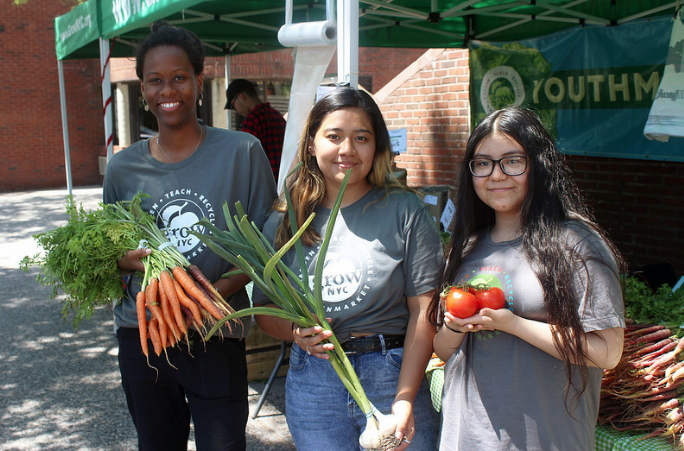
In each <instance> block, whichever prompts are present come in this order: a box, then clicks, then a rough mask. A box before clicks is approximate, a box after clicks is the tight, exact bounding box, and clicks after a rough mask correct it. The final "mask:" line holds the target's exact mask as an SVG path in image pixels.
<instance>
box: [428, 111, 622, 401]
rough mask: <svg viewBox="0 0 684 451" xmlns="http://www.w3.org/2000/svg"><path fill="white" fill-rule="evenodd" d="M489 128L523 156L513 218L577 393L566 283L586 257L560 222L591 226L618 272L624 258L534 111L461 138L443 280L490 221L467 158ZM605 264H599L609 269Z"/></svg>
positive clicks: (574, 312) (578, 347)
mask: <svg viewBox="0 0 684 451" xmlns="http://www.w3.org/2000/svg"><path fill="white" fill-rule="evenodd" d="M495 132H497V133H500V134H504V135H506V136H508V137H510V138H512V139H514V140H515V141H516V142H517V143H518V144H520V146H521V147H522V148H523V149H524V150H525V152H526V153H527V156H528V157H529V167H528V169H527V171H528V192H527V196H526V197H525V200H524V201H523V205H522V207H521V215H520V234H521V236H522V250H523V252H524V254H525V256H526V258H527V259H528V261H529V262H530V263H531V265H532V267H533V270H534V272H535V274H536V276H537V278H538V279H539V282H540V284H541V286H542V289H543V292H544V304H545V306H546V309H547V312H548V321H549V323H550V324H552V325H553V326H554V327H555V329H556V330H557V332H558V334H554V338H553V340H554V345H555V347H556V349H557V350H558V352H559V353H560V355H561V357H562V359H563V361H564V367H565V373H566V376H567V377H568V383H569V384H571V383H572V374H573V372H574V371H575V370H574V368H575V366H574V365H573V364H572V362H574V363H575V364H577V367H576V368H577V369H578V371H579V375H580V384H581V386H580V387H575V388H576V390H577V396H579V395H580V394H581V393H582V392H583V391H584V389H585V387H586V381H587V376H588V371H587V360H588V357H587V352H586V349H585V346H584V343H583V342H582V340H580V339H578V337H580V336H582V335H581V334H582V332H583V329H582V324H581V320H580V314H579V311H578V309H579V305H580V302H581V299H580V298H579V294H578V293H577V292H576V289H575V285H574V284H573V281H574V280H576V279H575V276H576V274H577V270H578V269H580V268H583V267H585V263H586V262H585V261H583V259H582V256H581V255H580V254H579V253H578V252H576V251H574V250H573V249H571V248H570V246H569V245H568V243H567V239H566V230H565V228H564V226H563V222H564V221H566V220H569V219H575V220H578V221H581V222H582V223H583V224H585V225H586V226H587V227H589V228H590V229H592V230H593V231H595V233H596V234H598V235H599V236H600V237H601V238H602V239H603V240H604V242H605V243H606V245H607V246H608V248H609V249H610V251H611V253H612V256H613V258H614V260H615V264H616V265H617V268H618V271H622V270H623V269H624V262H623V260H622V257H621V255H620V253H619V251H618V250H617V248H616V247H615V245H614V244H613V243H612V241H611V240H610V239H609V238H608V236H607V235H606V233H605V232H604V231H603V230H602V229H601V228H600V227H599V226H598V224H597V223H596V221H595V219H594V216H593V214H592V212H591V211H590V209H589V207H588V206H587V204H586V202H585V201H584V199H583V197H582V195H581V193H580V190H579V188H578V187H577V185H576V183H575V181H574V180H573V178H572V173H571V171H570V169H569V168H568V166H567V165H566V163H565V157H564V155H563V154H562V153H560V152H559V151H557V150H556V146H555V144H554V139H553V137H552V136H551V135H550V134H549V132H548V131H547V129H546V128H545V127H544V124H543V123H542V122H541V120H540V119H539V117H538V116H537V115H536V114H535V113H534V112H532V111H530V110H528V109H525V108H519V107H510V108H505V109H502V110H498V111H495V112H493V113H491V114H489V115H488V116H487V117H485V118H484V119H483V120H482V122H480V124H479V125H478V126H477V127H476V128H475V130H473V133H472V134H471V136H470V138H469V139H468V144H467V147H466V152H465V156H464V163H463V164H462V165H461V167H460V169H459V182H458V187H459V190H458V195H457V209H456V217H455V218H454V221H453V227H452V231H451V232H452V237H451V242H450V244H449V248H448V251H447V264H446V267H445V270H444V274H443V276H442V284H443V285H446V284H449V283H451V282H452V281H453V280H454V278H455V277H456V275H457V273H458V270H459V269H460V267H461V264H462V262H463V259H464V257H466V256H467V255H468V252H469V251H470V250H472V249H473V247H474V246H473V245H474V244H475V243H476V242H477V240H478V238H479V237H481V236H482V232H484V231H485V230H487V229H489V228H490V227H492V226H493V225H494V222H495V216H494V210H493V209H491V208H490V207H489V206H487V205H486V204H485V203H484V202H482V200H480V198H479V197H478V196H477V194H476V193H475V188H474V186H473V177H472V176H471V174H470V172H469V170H468V164H467V162H468V161H469V160H470V159H472V158H473V156H474V154H475V151H476V150H477V149H478V147H479V145H480V143H481V142H482V141H483V140H484V139H485V138H487V137H488V136H490V135H491V134H493V133H495ZM612 263H613V262H605V264H607V265H609V266H610V267H611V268H612V267H613V265H612ZM590 277H591V274H586V279H587V281H586V288H587V289H588V288H589V287H590V284H589V279H590ZM587 297H588V301H589V302H588V303H587V306H585V308H591V304H592V295H591V293H590V292H587ZM428 314H429V317H430V320H431V321H432V322H433V324H435V325H440V324H441V322H442V318H441V317H440V309H439V297H438V296H436V297H435V299H433V300H432V303H431V304H430V309H429V312H428ZM566 395H567V393H566Z"/></svg>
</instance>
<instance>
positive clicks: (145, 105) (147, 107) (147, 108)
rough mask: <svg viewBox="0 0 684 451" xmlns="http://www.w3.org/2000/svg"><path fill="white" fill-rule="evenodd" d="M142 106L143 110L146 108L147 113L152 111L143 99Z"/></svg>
mask: <svg viewBox="0 0 684 451" xmlns="http://www.w3.org/2000/svg"><path fill="white" fill-rule="evenodd" d="M142 104H143V108H145V111H150V106H149V105H148V104H147V100H145V99H142Z"/></svg>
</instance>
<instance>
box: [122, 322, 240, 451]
mask: <svg viewBox="0 0 684 451" xmlns="http://www.w3.org/2000/svg"><path fill="white" fill-rule="evenodd" d="M138 333H139V332H138V329H129V328H120V329H119V330H118V331H117V337H118V339H119V369H120V371H121V383H122V385H123V389H124V392H125V393H126V401H127V402H128V410H129V411H130V413H131V417H132V418H133V423H134V424H135V428H136V430H137V431H138V446H139V449H140V451H186V450H187V446H188V437H189V434H190V419H191V418H192V422H193V424H194V427H195V442H196V443H197V450H198V451H244V450H245V449H246V439H245V427H246V425H247V417H248V416H249V403H248V400H247V363H246V361H245V342H244V340H237V339H230V338H225V339H222V338H220V337H213V338H212V339H211V340H209V341H208V342H206V343H204V342H202V339H201V337H200V336H199V334H197V333H196V332H195V333H191V335H190V347H189V349H188V345H187V344H185V343H181V344H180V345H177V346H176V347H174V348H172V349H167V352H168V362H167V360H166V355H165V354H164V353H163V352H162V354H161V356H160V357H157V356H156V355H155V354H154V352H152V349H153V348H152V344H151V343H149V349H150V362H149V365H148V363H147V360H146V358H145V356H144V355H143V353H142V349H141V346H140V337H139V335H138ZM171 365H173V366H171ZM174 367H175V368H174Z"/></svg>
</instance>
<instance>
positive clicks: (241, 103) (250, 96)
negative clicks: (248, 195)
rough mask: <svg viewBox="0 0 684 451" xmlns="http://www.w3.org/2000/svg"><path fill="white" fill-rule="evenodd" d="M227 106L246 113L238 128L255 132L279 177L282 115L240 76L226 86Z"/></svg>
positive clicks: (243, 114)
mask: <svg viewBox="0 0 684 451" xmlns="http://www.w3.org/2000/svg"><path fill="white" fill-rule="evenodd" d="M226 99H227V100H226V106H225V108H226V109H227V110H235V112H237V113H238V114H239V115H241V116H245V119H244V120H243V121H242V127H241V128H240V130H241V131H243V132H247V133H249V134H251V135H254V136H256V137H257V138H259V140H260V141H261V146H262V147H263V148H264V151H265V152H266V156H268V159H269V161H270V162H271V169H272V170H273V176H274V177H275V179H276V180H277V179H278V171H279V170H280V157H281V154H282V152H283V139H284V138H285V118H284V117H283V115H282V114H280V113H279V112H278V110H276V109H275V108H273V107H272V106H271V104H270V103H268V102H262V101H261V99H259V94H257V92H256V89H255V87H254V84H252V82H251V81H249V80H245V79H243V78H238V79H236V80H233V81H232V82H231V83H230V84H229V85H228V89H227V90H226Z"/></svg>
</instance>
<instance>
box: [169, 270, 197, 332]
mask: <svg viewBox="0 0 684 451" xmlns="http://www.w3.org/2000/svg"><path fill="white" fill-rule="evenodd" d="M173 285H174V287H176V294H177V295H178V302H180V304H181V305H183V306H185V307H187V308H188V310H190V312H191V313H192V317H193V319H194V320H195V322H196V323H197V324H202V312H200V309H199V307H198V306H197V304H195V301H193V300H192V299H190V298H189V297H188V295H187V294H185V291H183V287H181V285H180V283H179V282H178V279H174V280H173Z"/></svg>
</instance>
